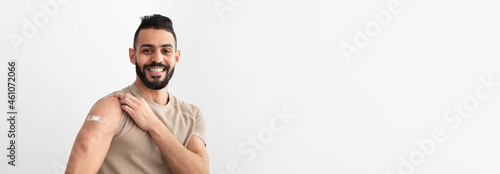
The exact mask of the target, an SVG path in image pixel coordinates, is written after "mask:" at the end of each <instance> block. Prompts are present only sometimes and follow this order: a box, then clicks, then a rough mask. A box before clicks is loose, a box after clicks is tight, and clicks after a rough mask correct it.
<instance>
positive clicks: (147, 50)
mask: <svg viewBox="0 0 500 174" xmlns="http://www.w3.org/2000/svg"><path fill="white" fill-rule="evenodd" d="M142 52H143V53H151V50H150V49H143V50H142Z"/></svg>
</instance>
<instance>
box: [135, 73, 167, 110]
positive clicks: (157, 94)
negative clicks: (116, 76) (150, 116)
mask: <svg viewBox="0 0 500 174" xmlns="http://www.w3.org/2000/svg"><path fill="white" fill-rule="evenodd" d="M134 84H135V86H137V88H139V90H140V91H141V92H142V94H144V95H145V96H146V97H147V98H148V99H150V100H151V101H153V102H155V103H157V104H159V105H166V104H167V103H168V85H167V86H165V87H164V88H163V89H160V90H152V89H149V88H148V87H146V86H145V85H144V84H143V83H142V81H141V79H139V77H137V78H136V79H135V82H134Z"/></svg>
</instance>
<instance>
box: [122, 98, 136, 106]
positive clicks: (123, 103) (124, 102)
mask: <svg viewBox="0 0 500 174" xmlns="http://www.w3.org/2000/svg"><path fill="white" fill-rule="evenodd" d="M120 104H122V105H128V106H129V107H130V108H137V104H136V103H134V102H132V100H130V98H123V99H121V100H120Z"/></svg>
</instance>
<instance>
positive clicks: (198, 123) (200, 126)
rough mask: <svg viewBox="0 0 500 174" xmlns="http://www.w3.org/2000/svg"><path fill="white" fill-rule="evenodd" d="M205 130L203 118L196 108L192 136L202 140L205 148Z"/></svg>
mask: <svg viewBox="0 0 500 174" xmlns="http://www.w3.org/2000/svg"><path fill="white" fill-rule="evenodd" d="M205 129H206V123H205V116H204V115H203V113H202V112H201V110H200V108H198V107H196V117H195V125H194V132H193V135H195V136H197V137H200V139H201V140H203V142H204V143H205V146H206V145H207V144H206V142H205Z"/></svg>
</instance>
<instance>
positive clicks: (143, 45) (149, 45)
mask: <svg viewBox="0 0 500 174" xmlns="http://www.w3.org/2000/svg"><path fill="white" fill-rule="evenodd" d="M142 47H153V48H154V47H155V46H154V45H152V44H142V45H141V46H140V47H139V48H142ZM160 47H172V48H173V47H174V46H172V44H164V45H161V46H160Z"/></svg>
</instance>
